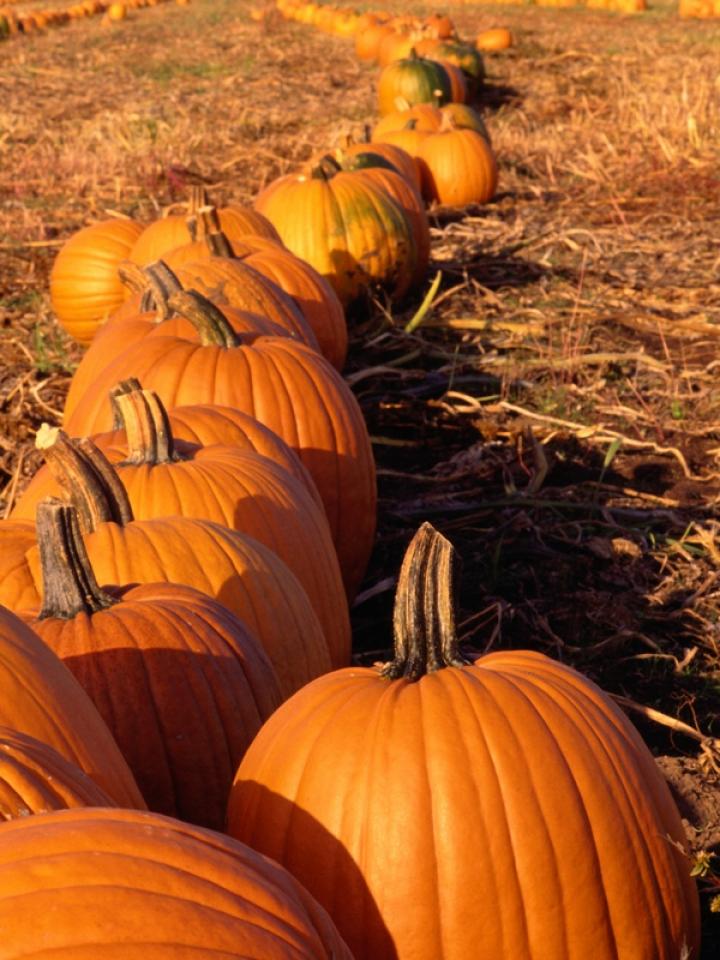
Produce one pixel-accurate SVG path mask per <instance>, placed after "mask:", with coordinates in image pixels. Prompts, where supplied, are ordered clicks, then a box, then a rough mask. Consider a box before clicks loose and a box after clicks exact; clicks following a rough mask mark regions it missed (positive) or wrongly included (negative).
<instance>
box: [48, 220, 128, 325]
mask: <svg viewBox="0 0 720 960" xmlns="http://www.w3.org/2000/svg"><path fill="white" fill-rule="evenodd" d="M142 230H143V227H142V225H141V224H139V223H136V222H135V221H134V220H106V221H103V222H102V223H94V224H92V225H91V226H89V227H84V228H83V229H82V230H79V231H78V232H77V233H75V234H73V236H72V237H70V239H69V240H68V241H67V243H65V245H64V246H63V247H62V248H61V249H60V252H59V253H58V255H57V257H56V258H55V262H54V264H53V267H52V270H51V271H50V301H51V303H52V308H53V310H54V312H55V316H56V317H57V320H58V323H59V324H60V326H61V327H62V328H63V329H64V330H66V331H67V333H69V334H70V336H71V337H73V339H75V340H77V341H78V342H79V343H82V344H88V343H90V342H91V340H92V339H93V337H94V336H95V333H96V331H97V329H98V327H99V326H100V325H101V324H102V323H103V322H104V321H105V320H106V319H107V317H108V316H109V315H110V314H111V313H112V312H113V310H115V308H116V307H118V306H120V304H121V303H122V302H123V300H124V299H125V288H124V286H123V284H122V282H121V280H120V278H119V276H118V272H117V268H118V265H119V264H120V262H121V261H122V260H125V259H126V258H127V256H128V253H129V252H130V249H131V248H132V246H133V244H134V243H135V241H136V240H137V238H138V237H139V236H140V234H141V233H142Z"/></svg>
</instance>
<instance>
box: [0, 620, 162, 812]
mask: <svg viewBox="0 0 720 960" xmlns="http://www.w3.org/2000/svg"><path fill="white" fill-rule="evenodd" d="M0 692H1V693H2V696H0V724H1V725H2V726H4V727H12V729H13V730H16V731H18V732H19V733H23V734H28V735H29V736H31V737H35V738H36V739H37V740H40V741H42V742H43V743H46V744H48V745H49V746H50V747H53V748H54V749H55V750H57V752H58V753H59V754H60V755H61V756H63V757H64V758H65V759H66V760H68V761H70V762H71V763H75V764H77V766H78V767H80V769H81V770H83V771H84V772H85V773H87V774H88V775H89V776H90V777H92V779H93V780H94V781H95V783H97V784H98V786H99V787H100V788H101V789H102V790H104V791H105V793H106V794H107V795H108V796H109V797H111V798H112V799H113V800H114V801H115V803H117V804H119V805H120V806H127V807H138V808H144V807H145V803H144V801H143V798H142V796H141V795H140V791H139V790H138V787H137V784H136V783H135V780H134V779H133V775H132V774H131V773H130V768H129V767H128V765H127V763H126V762H125V760H124V759H123V757H122V754H121V753H120V750H119V749H118V746H117V744H116V743H115V741H114V740H113V738H112V734H111V733H110V731H109V730H108V728H107V727H106V726H105V723H104V722H103V720H102V718H101V717H100V715H99V713H98V712H97V710H96V709H95V707H94V706H93V704H92V702H91V700H90V698H89V697H88V695H87V694H86V693H85V691H84V690H83V689H82V687H81V686H80V684H79V683H78V682H77V680H75V678H74V677H73V675H72V674H71V673H70V671H69V670H68V669H67V667H65V666H64V665H63V664H62V663H61V662H60V660H59V659H58V658H57V657H56V656H55V654H54V653H53V652H52V651H51V650H49V649H48V648H47V647H46V646H45V644H44V643H43V642H42V641H41V640H40V638H39V637H38V635H37V634H36V633H34V632H33V631H32V630H31V629H30V628H29V627H28V626H26V625H25V624H24V623H23V622H22V620H20V619H19V618H18V617H16V616H14V614H12V613H10V611H9V610H6V609H5V608H4V607H0Z"/></svg>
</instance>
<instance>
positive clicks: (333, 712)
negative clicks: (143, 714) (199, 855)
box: [228, 558, 699, 960]
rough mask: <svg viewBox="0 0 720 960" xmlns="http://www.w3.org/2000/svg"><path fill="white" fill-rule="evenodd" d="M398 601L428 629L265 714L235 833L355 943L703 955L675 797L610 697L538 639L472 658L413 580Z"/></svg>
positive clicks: (370, 953)
mask: <svg viewBox="0 0 720 960" xmlns="http://www.w3.org/2000/svg"><path fill="white" fill-rule="evenodd" d="M413 559H414V558H413ZM440 562H441V564H446V565H447V566H449V567H451V566H452V564H451V563H450V561H447V560H444V559H441V561H440ZM424 575H425V571H424V570H421V571H420V572H419V577H418V579H419V580H420V582H421V584H422V580H423V577H424ZM401 580H402V575H401ZM433 604H434V605H433ZM430 607H432V609H430ZM423 614H426V615H427V618H428V619H427V620H424V618H423ZM395 616H396V624H398V623H399V624H400V625H401V629H402V627H403V626H407V625H408V624H409V625H410V626H416V627H417V628H418V633H417V634H416V633H411V634H410V635H409V636H407V634H403V633H401V636H402V637H404V640H405V641H406V646H405V648H404V649H403V646H402V643H403V641H401V643H400V645H399V647H398V646H396V651H397V652H396V659H395V661H393V663H392V664H389V665H388V666H387V668H386V669H385V671H384V672H385V675H384V676H383V675H381V673H380V672H378V671H377V670H374V669H349V670H343V671H338V672H337V673H334V674H329V675H328V676H327V677H322V678H320V679H319V680H316V681H314V682H313V683H312V684H310V685H309V686H308V687H305V688H304V689H303V690H301V691H299V692H298V693H297V694H296V695H295V696H294V697H292V698H291V699H290V700H289V701H287V703H285V704H284V705H283V707H281V708H280V709H279V710H278V711H277V712H276V713H275V714H274V715H273V717H271V718H270V720H269V721H268V722H267V723H266V724H265V726H264V727H263V729H262V730H261V731H260V734H259V735H258V737H257V738H256V740H255V741H254V743H253V745H252V746H251V748H250V750H249V751H248V753H247V754H246V756H245V758H244V760H243V763H242V764H241V765H240V768H239V770H238V773H237V776H236V779H235V783H234V785H233V790H232V793H231V798H230V806H229V812H228V831H229V832H230V834H231V835H232V836H236V837H238V838H241V839H243V840H244V841H245V842H247V843H250V844H251V845H252V846H253V848H254V849H257V850H260V851H261V852H262V853H265V854H266V855H268V856H271V857H275V858H276V859H278V861H279V862H280V863H284V864H287V865H288V866H289V867H291V868H292V870H293V873H294V875H295V876H296V877H297V878H298V879H299V880H300V881H301V882H302V883H304V884H305V885H306V886H307V888H308V889H309V890H310V892H311V893H313V894H314V896H316V897H317V899H318V900H319V901H320V903H323V904H324V905H325V906H326V908H327V909H328V910H329V911H330V912H332V914H333V916H334V919H335V922H336V924H337V926H338V930H339V931H340V933H341V934H342V936H343V937H344V938H345V940H346V942H347V944H348V946H349V947H350V949H351V950H352V952H353V956H354V957H355V958H356V960H391V958H392V960H397V958H398V957H402V958H407V960H437V958H438V957H440V956H442V957H443V960H467V958H468V957H473V958H474V960H497V958H498V957H508V958H513V960H544V958H547V957H552V958H553V960H586V958H587V957H592V958H593V960H617V958H619V957H622V958H628V960H630V958H632V960H677V958H678V957H680V956H683V955H688V956H696V955H697V951H698V948H699V911H698V898H697V891H696V889H695V886H694V883H693V881H692V879H691V878H690V876H689V863H688V861H687V859H686V858H685V856H684V855H683V853H682V852H681V851H682V848H683V828H682V823H681V821H680V817H679V815H678V813H677V810H676V809H675V807H674V804H673V802H672V799H671V797H670V793H669V790H668V788H667V785H666V784H665V781H664V780H663V778H662V775H661V774H660V772H659V770H658V769H657V767H656V765H655V763H654V760H653V758H652V756H651V755H650V753H649V751H648V750H647V748H646V747H645V746H644V744H643V742H642V740H641V739H640V737H639V736H638V734H637V732H636V731H635V730H634V728H633V727H632V725H631V724H630V722H629V721H628V720H627V718H626V717H625V716H624V715H623V714H622V713H621V712H620V711H619V710H618V708H617V707H616V706H615V705H614V704H613V703H612V701H611V700H610V699H609V697H607V696H606V695H605V694H603V693H602V691H600V690H599V688H598V687H596V686H595V685H594V684H592V683H591V682H590V681H588V680H586V679H585V678H583V677H582V676H581V675H580V674H578V673H576V672H575V671H574V670H572V669H570V668H568V667H565V666H563V665H562V664H559V663H556V662H554V661H552V660H550V659H549V658H547V657H545V656H544V655H542V654H539V653H535V652H532V651H508V652H500V653H492V654H489V655H487V656H484V657H480V658H478V659H477V660H475V662H474V663H466V662H464V661H463V660H462V659H461V658H459V657H458V654H457V646H456V642H455V641H454V639H453V637H452V632H453V630H452V625H451V624H448V620H447V606H446V603H444V602H442V601H437V600H433V601H432V602H431V599H430V597H429V596H428V594H427V593H423V592H422V590H421V591H420V593H419V594H418V596H417V597H412V598H411V599H410V600H409V601H407V600H406V599H405V598H404V599H403V600H402V601H401V602H400V603H399V604H398V605H396V614H395ZM422 630H426V631H427V633H426V636H427V641H428V648H427V649H426V650H425V652H424V653H422V651H421V649H420V648H419V647H418V646H417V642H418V640H419V638H420V637H421V636H422ZM426 657H427V660H426ZM418 674H419V676H418ZM288 758H291V759H290V760H289V762H288ZM328 771H332V773H331V778H330V784H331V785H330V786H329V785H328ZM469 822H472V824H473V829H472V830H468V823H469ZM294 824H296V825H301V826H299V829H294ZM350 864H355V865H356V869H357V870H358V874H353V873H352V872H351V871H350V870H349V869H348V865H350ZM686 947H687V948H688V949H689V953H688V954H684V953H683V950H684V949H685V948H686Z"/></svg>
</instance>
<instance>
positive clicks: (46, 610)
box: [36, 497, 115, 620]
mask: <svg viewBox="0 0 720 960" xmlns="http://www.w3.org/2000/svg"><path fill="white" fill-rule="evenodd" d="M36 529H37V539H38V547H39V548H40V567H41V570H42V583H43V603H42V609H41V610H40V614H39V616H38V619H40V620H45V619H47V618H48V617H54V618H56V619H60V620H72V618H73V617H76V616H77V615H78V614H79V613H86V614H88V615H92V614H93V613H98V612H99V611H100V610H106V609H107V608H108V607H110V606H112V604H113V603H115V601H114V600H113V598H112V597H110V596H109V595H108V594H107V593H105V592H104V591H103V590H101V589H100V587H99V586H98V582H97V580H96V579H95V574H94V573H93V570H92V567H91V566H90V560H89V558H88V555H87V551H86V550H85V544H84V543H83V539H82V534H81V533H80V524H79V522H78V513H77V510H76V509H75V507H73V506H71V505H70V504H69V503H63V501H62V500H57V499H56V498H54V497H48V498H47V499H46V500H42V501H41V502H40V503H39V504H38V508H37V518H36Z"/></svg>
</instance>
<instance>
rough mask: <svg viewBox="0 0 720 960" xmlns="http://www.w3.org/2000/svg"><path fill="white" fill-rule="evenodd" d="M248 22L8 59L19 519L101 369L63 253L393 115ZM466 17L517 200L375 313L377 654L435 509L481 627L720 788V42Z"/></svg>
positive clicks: (139, 23)
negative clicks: (492, 51) (421, 296)
mask: <svg viewBox="0 0 720 960" xmlns="http://www.w3.org/2000/svg"><path fill="white" fill-rule="evenodd" d="M396 6H406V7H410V6H412V5H410V4H404V5H403V4H396ZM248 7H249V3H248V2H245V0H240V2H236V3H232V4H231V3H229V2H228V0H216V2H210V0H194V2H193V5H192V6H190V7H188V8H178V7H175V6H174V5H172V4H166V5H164V6H162V7H158V8H155V9H149V10H144V11H141V12H140V13H139V14H137V15H136V16H132V17H130V18H129V19H128V21H126V22H124V23H121V24H118V25H116V27H114V28H113V29H111V30H107V29H103V28H101V27H100V25H99V23H97V21H85V22H82V23H80V24H77V25H73V26H69V27H67V28H63V29H59V30H56V31H53V32H51V33H49V34H48V35H47V36H38V37H32V38H20V39H18V40H16V41H9V42H7V43H5V44H4V46H3V53H4V59H3V64H2V67H0V86H1V88H2V89H1V92H2V96H1V97H0V104H2V106H1V107H0V142H1V143H2V148H3V155H4V160H5V162H4V163H3V164H2V166H1V167H0V198H2V199H0V242H1V243H2V246H0V268H1V269H0V320H1V321H2V324H3V326H2V329H0V343H1V344H2V364H1V365H0V490H2V491H3V493H2V496H3V498H4V502H5V504H7V503H8V502H9V500H11V499H12V496H13V494H14V493H15V492H16V491H17V490H18V489H19V488H20V486H21V485H22V483H24V482H25V480H26V477H27V475H28V473H29V472H30V470H31V467H32V465H33V463H34V456H33V454H32V451H31V447H30V443H29V440H30V437H31V434H32V430H33V429H34V428H35V427H36V426H37V425H38V423H39V422H40V421H41V420H43V419H52V418H53V417H54V416H55V415H56V412H57V411H58V410H59V409H60V407H61V405H62V396H63V393H64V390H65V389H66V386H67V381H68V372H69V371H70V370H71V369H72V365H73V363H74V362H75V360H76V359H77V355H78V354H77V349H76V348H75V347H74V346H72V345H70V344H69V343H67V341H65V340H64V338H63V337H62V336H60V335H58V333H57V331H56V330H55V328H54V327H53V325H52V318H51V315H50V310H49V304H48V298H47V292H46V291H47V273H48V269H49V266H50V264H51V262H52V257H53V254H54V252H55V250H56V246H57V243H58V242H59V241H60V240H61V239H62V238H63V237H65V236H67V235H69V233H70V232H71V231H72V230H74V229H76V228H77V227H79V226H81V225H82V224H83V223H85V222H87V220H88V219H90V218H92V217H99V216H105V215H107V214H108V213H111V212H112V211H119V212H122V213H129V214H131V215H133V216H137V217H150V216H152V215H154V214H156V213H157V212H158V211H159V210H162V209H166V208H168V207H169V206H170V205H172V204H174V203H177V202H179V201H180V200H182V198H183V196H184V191H185V188H186V186H187V184H188V183H189V182H193V181H194V180H196V179H202V180H203V181H204V182H206V183H207V184H208V185H209V186H210V188H211V189H212V190H213V192H214V195H215V196H216V198H217V199H218V200H222V199H225V198H227V197H233V198H236V199H250V198H251V197H252V196H253V194H254V193H255V192H256V191H257V189H258V188H259V187H260V186H261V185H262V184H263V183H265V182H266V181H267V180H268V179H270V178H271V177H274V176H276V175H277V174H279V173H281V172H283V171H285V170H288V169H291V168H293V167H294V166H296V165H297V164H298V163H299V162H300V161H302V160H304V159H306V158H307V157H308V156H310V155H311V154H312V153H313V152H315V151H316V150H317V149H318V147H320V146H322V145H325V144H328V145H330V144H332V143H334V142H335V140H336V139H337V137H338V136H339V135H340V133H341V132H343V131H344V130H346V129H347V128H348V126H352V125H354V124H355V125H359V124H361V123H364V122H365V121H366V120H371V119H372V118H373V78H374V73H373V71H371V70H368V69H367V68H364V67H361V66H359V65H358V64H357V62H356V61H355V60H354V58H353V56H352V54H351V49H350V45H349V44H348V43H347V42H345V41H342V40H337V39H332V38H329V37H326V36H323V35H320V34H316V33H314V32H312V31H310V30H309V29H307V28H304V27H300V26H298V25H294V24H286V23H283V22H281V21H280V20H279V19H277V18H269V19H268V20H267V21H266V22H265V24H264V26H263V27H262V28H261V27H258V26H257V25H256V24H254V23H252V22H250V21H248V20H247V19H246V11H247V9H248ZM414 9H416V10H421V9H423V8H422V7H421V6H418V5H415V6H414ZM455 12H456V19H457V22H458V23H459V25H460V27H461V29H462V31H463V32H464V33H465V34H467V35H473V34H474V32H475V31H477V30H478V29H479V28H480V27H487V26H492V25H494V24H507V25H509V26H510V27H511V28H512V29H513V30H514V32H515V34H516V37H517V39H518V43H517V45H516V47H515V48H514V49H513V50H512V51H510V52H509V53H507V54H505V55H502V56H496V57H493V58H489V59H488V70H489V84H488V89H487V92H486V95H485V97H484V109H485V112H486V114H487V118H488V122H489V125H490V128H491V132H492V135H493V139H494V142H495V145H496V148H497V152H498V154H499V157H500V164H501V176H502V181H501V193H500V194H499V196H498V198H497V200H496V201H495V202H494V203H492V204H490V205H488V206H487V207H484V208H482V209H477V210H470V211H467V214H466V215H465V216H459V215H457V214H455V213H452V212H448V211H436V212H435V213H434V214H433V225H434V226H433V239H434V246H433V256H434V261H435V263H434V270H436V269H441V270H442V271H443V283H442V287H441V292H440V293H439V295H438V298H437V299H436V302H435V305H434V307H433V310H432V311H431V313H430V315H429V316H428V317H427V318H426V319H425V322H424V323H423V324H422V326H421V327H420V328H419V329H418V330H416V331H415V332H414V333H412V334H405V333H403V330H402V327H403V325H404V324H405V323H406V322H407V320H408V319H409V318H410V317H411V316H412V313H413V311H414V310H415V308H416V307H417V302H415V303H410V304H408V305H406V307H405V308H404V309H403V310H397V309H396V310H395V311H394V314H395V315H394V317H392V321H391V320H389V319H388V312H389V311H388V310H387V307H386V305H385V304H377V307H376V308H375V309H373V310H370V311H369V312H363V311H358V314H357V316H356V317H354V318H353V323H354V328H353V329H354V337H355V343H354V351H353V356H352V361H351V364H350V366H349V368H348V371H347V373H348V377H349V379H350V380H351V382H352V383H353V386H354V389H355V391H356V393H357V395H358V397H359V399H360V402H361V403H362V405H363V408H364V410H365V413H366V416H367V419H368V423H369V426H370V430H371V433H372V435H373V441H374V447H375V452H376V456H377V460H378V466H379V473H380V495H381V502H380V508H381V511H380V534H379V539H378V547H377V550H376V552H375V555H374V557H373V562H372V566H371V569H370V571H369V573H368V577H367V579H366V583H365V591H364V593H363V595H361V598H360V602H359V603H358V605H357V606H356V608H355V611H354V614H355V635H356V649H357V651H358V655H359V656H361V657H363V656H364V657H371V658H372V657H374V656H376V655H377V651H378V650H382V649H383V648H385V647H386V646H387V644H388V642H389V635H388V631H389V628H388V623H389V619H388V617H389V610H390V598H391V587H392V577H393V576H394V575H395V573H396V571H397V568H398V563H399V558H400V556H401V553H402V550H403V548H404V545H405V544H406V543H407V540H408V539H409V536H410V534H411V532H412V531H413V529H414V528H415V526H416V525H417V524H418V523H419V522H420V521H421V520H422V519H425V518H429V519H433V520H434V521H435V522H436V523H437V524H438V525H439V526H440V527H441V528H442V529H443V530H445V531H446V532H447V533H448V535H449V536H451V537H452V538H453V539H454V540H455V541H456V542H457V544H458V546H459V547H460V550H461V553H462V555H463V558H464V565H465V578H464V590H463V596H462V611H463V613H462V624H463V627H462V629H463V634H464V636H465V638H466V639H467V640H468V641H469V642H470V643H472V644H473V645H474V646H476V647H477V648H479V649H490V648H491V647H498V646H510V645H520V644H522V645H526V644H531V645H533V646H536V647H538V648H540V649H543V650H546V651H547V652H549V653H551V654H552V655H554V656H559V657H561V658H563V659H565V660H567V661H568V662H571V663H573V664H575V665H577V666H578V667H580V668H581V669H583V670H584V671H585V672H587V673H589V674H590V675H591V676H592V677H594V678H595V679H597V680H598V681H599V682H601V683H602V684H603V685H604V686H606V687H607V688H608V689H610V690H611V691H613V692H614V693H616V694H617V695H619V696H624V697H625V698H629V699H630V700H631V701H633V702H634V703H635V704H640V705H642V706H644V707H646V708H652V709H654V710H655V711H656V712H655V713H652V712H648V711H647V710H645V712H644V713H642V712H638V708H637V707H635V708H634V711H635V712H634V718H635V719H636V720H637V721H638V724H639V725H640V728H641V730H642V732H643V734H644V735H645V737H646V739H648V741H649V742H650V743H651V745H652V746H653V747H654V749H656V751H658V752H663V753H665V754H669V755H674V757H675V758H679V757H682V756H684V757H685V760H683V763H686V764H690V765H691V768H692V771H693V777H692V778H691V779H692V782H693V784H694V786H695V787H696V788H697V789H698V790H701V789H708V790H715V791H717V786H716V782H717V781H716V776H717V775H716V772H714V771H717V769H718V753H717V748H716V741H715V739H714V738H719V737H720V729H719V728H718V719H717V718H718V715H719V714H720V519H719V518H718V514H717V504H718V496H719V494H720V391H718V389H717V387H716V386H715V382H716V380H717V376H718V368H719V366H720V361H718V347H719V346H720V282H719V280H718V267H719V266H720V247H719V246H718V242H717V237H718V236H719V235H720V232H719V227H720V224H719V223H718V221H719V220H720V175H719V174H718V172H717V147H716V145H717V143H718V141H719V140H720V99H719V97H718V93H720V90H719V87H720V38H719V37H718V36H717V34H716V32H714V31H712V30H709V29H708V28H707V25H704V24H695V23H687V22H680V21H679V20H677V19H676V17H675V15H674V13H672V11H670V10H669V9H668V8H660V9H659V10H654V11H652V12H651V13H650V14H648V15H646V16H642V17H632V18H623V17H619V16H613V15H608V14H603V13H595V12H590V11H587V10H575V11H565V10H559V11H552V10H548V9H538V8H531V7H528V8H517V7H511V8H505V9H502V8H496V7H488V8H483V7H474V6H473V7H471V6H465V7H459V8H456V11H455ZM89 41H90V42H89ZM33 244H34V245H33ZM433 272H434V271H433ZM631 709H632V708H631ZM684 769H685V772H687V766H686V767H685V768H684ZM713 784H715V786H713ZM688 802H689V801H688ZM687 812H688V816H689V817H690V818H691V819H692V818H693V816H694V814H693V813H692V811H691V810H688V811H687ZM695 814H696V816H695V819H696V821H697V820H698V818H699V816H700V814H699V813H698V812H697V810H696V812H695ZM715 814H716V815H717V809H716V810H715ZM695 826H696V828H697V833H696V845H697V847H698V849H699V848H701V847H702V846H704V845H705V846H710V847H712V846H713V845H715V844H717V843H718V836H719V835H720V834H718V832H717V830H716V829H715V828H716V826H717V822H716V824H715V826H713V824H711V823H709V824H702V823H699V822H696V824H695ZM713 882H714V881H713V880H712V877H710V878H709V880H708V884H709V885H710V886H712V883H713ZM706 930H707V944H708V946H707V947H706V955H707V957H708V958H709V957H713V956H716V955H717V953H716V952H714V951H716V950H717V945H718V931H717V925H716V926H715V927H714V928H713V925H712V922H711V921H710V920H708V921H707V923H706ZM713 938H714V939H713Z"/></svg>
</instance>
